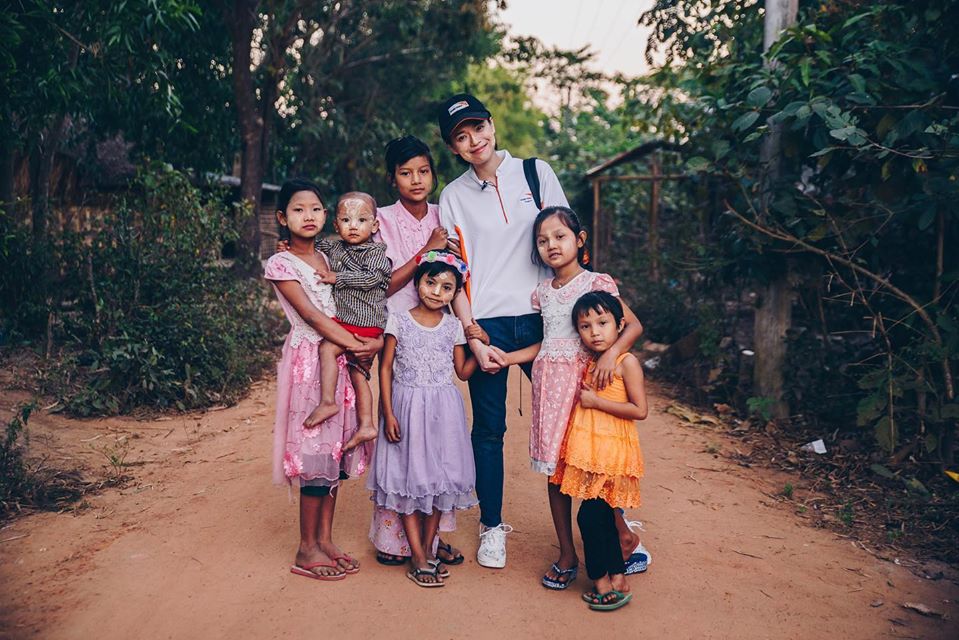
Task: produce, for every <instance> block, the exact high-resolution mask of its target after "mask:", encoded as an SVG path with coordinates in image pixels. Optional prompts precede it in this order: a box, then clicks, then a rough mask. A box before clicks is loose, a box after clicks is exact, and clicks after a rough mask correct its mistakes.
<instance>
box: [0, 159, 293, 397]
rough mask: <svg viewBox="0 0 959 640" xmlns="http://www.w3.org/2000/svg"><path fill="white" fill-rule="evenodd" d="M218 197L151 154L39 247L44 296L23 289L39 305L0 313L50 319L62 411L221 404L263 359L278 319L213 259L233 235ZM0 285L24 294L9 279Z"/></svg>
mask: <svg viewBox="0 0 959 640" xmlns="http://www.w3.org/2000/svg"><path fill="white" fill-rule="evenodd" d="M222 196H223V194H222V193H217V192H215V191H211V190H201V189H199V188H197V187H196V186H194V185H193V184H192V183H191V182H190V180H189V179H188V178H187V176H185V175H184V174H182V173H179V172H177V171H174V170H173V169H171V168H169V167H168V166H165V165H160V164H154V165H151V166H148V167H146V168H144V169H143V170H142V171H141V173H140V175H139V176H138V178H137V179H136V180H135V182H134V183H133V184H132V185H131V188H130V189H129V190H128V191H127V192H126V193H124V194H123V195H121V196H119V197H118V198H117V199H116V202H115V203H114V206H113V207H111V208H110V210H109V211H107V212H105V213H104V214H103V216H102V217H101V218H100V219H99V220H98V221H97V227H96V228H95V229H93V230H92V231H87V232H84V233H82V234H75V233H68V234H65V235H63V236H62V237H60V238H57V242H56V243H54V244H52V245H51V247H50V248H49V249H47V251H49V254H50V255H51V256H53V263H54V264H56V265H57V267H56V270H55V273H53V274H51V276H50V278H49V282H50V283H51V284H50V285H49V286H48V287H47V292H48V293H47V295H46V296H42V295H40V294H39V293H37V294H33V297H32V300H33V304H34V305H35V306H39V307H40V308H41V311H40V312H31V313H30V314H26V313H20V314H16V315H14V314H11V315H10V316H8V317H7V318H5V323H6V324H8V326H9V327H10V329H11V333H19V334H21V335H23V336H25V337H27V338H34V339H37V338H40V339H45V334H46V333H47V332H48V331H50V330H51V329H52V333H51V335H53V337H54V340H55V342H56V346H57V347H59V348H60V349H59V352H60V356H61V359H62V364H61V366H59V367H56V368H52V367H51V370H53V371H54V373H53V374H52V380H53V382H54V383H56V388H57V390H58V392H59V393H61V394H62V395H63V396H64V400H65V406H66V408H67V410H68V411H69V412H71V413H73V414H76V415H81V416H89V415H104V414H115V413H126V412H130V411H133V410H135V409H160V410H162V409H170V408H176V409H180V410H185V409H192V408H200V407H204V406H209V405H211V404H217V403H222V402H230V401H233V400H235V399H236V398H238V397H239V396H241V395H242V394H243V393H244V392H245V391H246V390H247V389H248V388H249V385H250V383H251V382H252V381H253V380H254V379H255V377H256V376H258V375H259V374H260V373H261V372H262V370H263V368H264V367H265V366H266V365H267V364H268V363H269V361H270V358H271V353H272V345H271V336H272V333H271V330H272V329H271V323H275V321H276V314H274V313H272V312H271V311H270V310H269V309H268V308H267V303H268V300H269V298H268V296H266V295H265V290H264V288H263V287H262V285H261V284H260V283H259V282H257V281H250V280H244V279H240V278H238V277H237V276H236V275H235V274H234V273H233V272H232V271H231V270H230V269H229V268H228V267H227V266H225V265H223V264H222V262H221V261H220V260H219V251H220V247H221V246H222V245H223V243H225V242H228V241H230V240H233V239H235V237H236V235H237V232H236V229H235V228H234V224H233V220H232V217H231V215H230V212H229V209H228V207H227V206H226V204H225V199H224V198H223V197H222ZM12 235H16V234H12ZM31 250H32V251H33V252H36V248H35V247H31ZM36 277H39V276H36ZM2 285H3V286H4V288H5V289H6V288H7V287H16V286H20V288H21V289H24V290H25V292H24V294H23V295H26V294H27V293H29V287H25V286H23V285H22V284H21V285H18V284H16V283H14V282H11V281H8V280H7V279H5V280H4V281H3V282H2ZM47 302H48V304H45V303H47ZM49 311H52V312H53V314H54V317H55V322H54V323H53V324H52V327H51V329H47V328H46V324H47V322H46V320H47V316H48V312H49ZM41 325H42V326H41Z"/></svg>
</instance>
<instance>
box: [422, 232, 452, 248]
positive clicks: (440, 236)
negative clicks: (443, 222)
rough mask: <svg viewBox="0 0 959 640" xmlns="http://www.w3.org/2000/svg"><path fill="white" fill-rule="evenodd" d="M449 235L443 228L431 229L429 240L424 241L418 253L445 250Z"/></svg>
mask: <svg viewBox="0 0 959 640" xmlns="http://www.w3.org/2000/svg"><path fill="white" fill-rule="evenodd" d="M448 236H449V234H448V233H447V232H446V229H444V228H443V227H436V228H435V229H433V232H432V233H430V237H429V240H427V241H426V244H424V245H423V249H422V250H421V251H420V253H426V252H427V251H442V250H443V249H445V248H446V242H447V238H448Z"/></svg>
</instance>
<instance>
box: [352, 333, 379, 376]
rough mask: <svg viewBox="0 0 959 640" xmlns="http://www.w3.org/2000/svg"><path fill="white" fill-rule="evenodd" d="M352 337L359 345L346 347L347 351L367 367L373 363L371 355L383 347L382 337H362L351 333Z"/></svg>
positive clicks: (374, 354)
mask: <svg viewBox="0 0 959 640" xmlns="http://www.w3.org/2000/svg"><path fill="white" fill-rule="evenodd" d="M353 337H354V338H356V340H357V341H358V342H359V343H360V346H358V347H353V348H352V349H348V351H349V352H350V353H352V354H353V355H354V356H355V357H356V360H357V361H358V362H359V363H360V364H362V365H364V366H365V367H366V368H367V369H369V367H370V365H371V364H372V363H373V357H374V356H376V354H377V353H379V352H380V349H382V348H383V337H382V336H380V337H379V338H364V337H362V336H358V335H356V334H353Z"/></svg>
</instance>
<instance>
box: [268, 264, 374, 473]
mask: <svg viewBox="0 0 959 640" xmlns="http://www.w3.org/2000/svg"><path fill="white" fill-rule="evenodd" d="M314 271H315V270H314V269H313V267H312V266H311V265H309V264H307V263H306V262H304V261H303V260H301V259H300V258H298V257H297V256H295V255H293V254H292V253H290V252H288V251H284V252H283V253H278V254H276V255H274V256H272V257H271V258H270V259H269V260H267V262H266V267H265V271H264V277H265V278H266V279H267V280H270V281H273V282H274V283H275V282H278V281H283V280H296V281H297V282H299V283H300V285H301V286H302V287H303V291H305V292H306V295H307V297H308V298H309V299H310V302H312V303H313V305H314V306H316V308H317V309H319V310H320V311H322V312H323V313H325V314H326V315H328V316H330V317H333V316H335V315H336V306H335V304H334V302H333V288H332V287H331V286H330V285H328V284H322V283H318V282H317V280H316V275H315V273H314ZM273 288H274V290H275V291H276V296H277V298H279V300H280V306H282V307H283V312H284V313H285V314H286V317H287V320H289V321H290V325H291V331H290V334H289V335H288V336H287V337H286V342H284V343H283V355H282V357H281V358H280V364H279V366H278V367H277V377H276V423H275V425H274V428H273V482H275V483H276V484H290V485H293V486H294V487H301V486H304V485H311V486H326V487H335V486H337V485H338V484H339V482H340V480H341V479H345V478H351V477H353V476H357V475H360V474H362V473H363V471H364V470H365V469H366V467H367V466H368V465H369V462H370V457H371V455H370V454H371V452H372V446H371V445H372V443H367V444H364V445H361V446H359V447H356V448H354V449H353V450H351V451H348V452H346V453H344V452H343V443H344V442H346V441H347V440H349V439H350V437H351V436H352V435H353V433H354V432H355V431H356V407H355V404H356V403H355V396H354V394H353V387H352V386H351V385H350V377H349V374H348V373H347V371H346V359H345V358H344V357H343V356H341V357H340V359H339V360H338V361H337V365H338V367H339V370H340V371H339V378H338V380H337V384H336V396H335V397H336V403H337V405H339V406H340V412H339V413H338V414H337V415H335V416H334V417H333V418H331V419H330V420H328V421H326V422H324V423H323V424H322V425H321V426H320V427H317V428H315V429H304V428H303V420H305V419H306V417H307V416H308V415H309V414H310V412H311V411H313V409H314V408H315V407H316V405H318V404H319V403H320V358H319V344H320V342H321V341H322V340H323V337H322V336H321V335H320V334H319V333H317V332H316V331H315V330H314V329H313V328H312V327H311V326H310V325H308V324H307V323H306V322H305V321H304V320H303V319H302V318H301V317H300V315H299V314H298V313H297V312H296V310H295V309H294V308H293V306H292V305H291V304H290V303H289V301H288V300H287V299H286V298H285V297H283V294H282V293H280V290H279V289H278V288H277V287H276V285H275V284H274V286H273Z"/></svg>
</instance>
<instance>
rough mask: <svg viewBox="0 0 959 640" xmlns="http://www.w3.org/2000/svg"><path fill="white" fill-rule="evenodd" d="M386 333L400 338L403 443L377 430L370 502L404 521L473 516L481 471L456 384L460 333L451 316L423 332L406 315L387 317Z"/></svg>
mask: <svg viewBox="0 0 959 640" xmlns="http://www.w3.org/2000/svg"><path fill="white" fill-rule="evenodd" d="M386 333H388V334H390V335H393V336H395V337H396V356H395V360H394V361H393V413H394V414H395V415H396V419H397V421H398V422H399V423H400V441H399V442H395V443H394V442H389V441H388V440H387V439H386V435H385V433H384V427H383V423H382V422H381V423H380V437H379V439H378V441H377V443H376V450H375V452H374V454H373V463H372V465H371V471H370V473H369V474H368V480H367V487H368V488H369V489H370V490H371V491H372V492H373V502H374V503H375V504H376V505H377V506H378V507H385V508H387V509H390V510H391V511H395V512H397V513H400V514H411V513H413V512H416V511H420V512H422V513H430V512H432V511H433V510H434V509H437V510H439V511H441V512H447V511H452V510H453V509H468V508H469V507H472V506H474V505H476V496H475V495H474V485H475V482H476V470H475V467H474V466H473V448H472V446H471V444H470V436H469V431H468V430H467V427H466V411H465V409H464V407H463V396H462V395H460V392H459V389H457V388H456V386H455V385H454V384H453V373H454V371H453V346H454V345H456V344H464V343H465V342H466V338H465V337H464V336H463V328H462V326H461V325H460V323H459V321H458V320H457V319H456V318H455V317H453V316H451V315H446V314H444V315H443V319H442V320H441V321H440V323H439V324H438V325H436V326H435V327H424V326H422V325H420V324H419V323H418V322H416V321H415V320H414V319H413V317H412V316H411V315H410V314H409V312H408V311H406V312H400V313H391V314H390V316H389V319H388V321H387V324H386Z"/></svg>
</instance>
